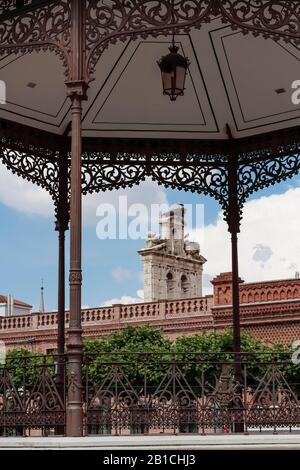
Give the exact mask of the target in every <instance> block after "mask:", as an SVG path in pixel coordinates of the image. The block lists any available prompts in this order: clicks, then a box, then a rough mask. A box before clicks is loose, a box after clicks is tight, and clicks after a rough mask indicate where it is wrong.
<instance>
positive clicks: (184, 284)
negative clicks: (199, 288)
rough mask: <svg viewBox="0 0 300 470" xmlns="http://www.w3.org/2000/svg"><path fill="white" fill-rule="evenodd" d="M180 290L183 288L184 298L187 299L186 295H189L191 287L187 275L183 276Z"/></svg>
mask: <svg viewBox="0 0 300 470" xmlns="http://www.w3.org/2000/svg"><path fill="white" fill-rule="evenodd" d="M180 288H181V294H182V296H183V297H186V295H187V294H188V293H189V290H190V285H189V280H188V278H187V276H186V275H185V274H183V275H182V276H181V280H180Z"/></svg>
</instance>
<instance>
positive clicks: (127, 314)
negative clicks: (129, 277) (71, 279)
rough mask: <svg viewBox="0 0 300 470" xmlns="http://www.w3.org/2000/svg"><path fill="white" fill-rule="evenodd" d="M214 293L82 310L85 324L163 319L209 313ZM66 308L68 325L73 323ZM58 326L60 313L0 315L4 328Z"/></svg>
mask: <svg viewBox="0 0 300 470" xmlns="http://www.w3.org/2000/svg"><path fill="white" fill-rule="evenodd" d="M212 301H213V299H212V296H207V297H201V298H197V299H183V300H174V301H159V302H151V303H150V302H149V303H139V304H130V305H122V304H116V305H112V306H110V307H99V308H89V309H83V310H82V325H83V326H84V327H88V326H89V325H91V326H93V325H97V324H98V325H99V324H103V325H104V324H105V325H109V324H112V325H113V324H122V323H123V324H125V323H131V322H132V323H134V322H141V321H149V320H163V319H168V318H170V319H171V318H176V317H190V316H197V315H206V314H209V313H210V310H211V307H212ZM69 316H70V314H69V312H66V326H68V323H69ZM56 327H57V313H56V312H49V313H33V314H31V315H26V316H14V317H2V318H0V332H3V333H4V332H10V331H16V330H27V331H28V330H34V331H36V330H49V329H50V330H51V329H55V328H56Z"/></svg>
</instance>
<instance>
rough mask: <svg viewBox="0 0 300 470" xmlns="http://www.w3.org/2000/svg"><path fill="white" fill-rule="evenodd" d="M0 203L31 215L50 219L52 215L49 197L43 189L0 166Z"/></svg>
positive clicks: (52, 207)
mask: <svg viewBox="0 0 300 470" xmlns="http://www.w3.org/2000/svg"><path fill="white" fill-rule="evenodd" d="M0 202H1V203H2V204H4V205H6V206H8V207H11V208H13V209H16V210H18V211H20V212H25V213H27V214H32V215H40V216H44V217H50V216H53V214H54V204H53V200H52V198H51V196H49V194H48V193H47V191H46V190H45V189H43V188H40V187H39V186H37V185H34V184H33V183H30V182H28V181H26V180H24V179H23V178H20V177H18V176H17V175H15V174H13V173H12V172H11V171H8V170H7V169H6V168H5V167H4V166H3V165H2V164H0Z"/></svg>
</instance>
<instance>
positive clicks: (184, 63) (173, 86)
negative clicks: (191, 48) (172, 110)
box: [157, 39, 190, 101]
mask: <svg viewBox="0 0 300 470" xmlns="http://www.w3.org/2000/svg"><path fill="white" fill-rule="evenodd" d="M157 63H158V65H159V68H160V70H161V77H162V83H163V93H164V95H168V96H169V97H170V99H171V101H176V99H177V96H183V94H184V90H185V79H186V74H187V70H188V67H189V65H190V62H189V60H188V59H187V58H186V57H183V56H182V55H180V54H178V47H177V46H175V42H174V39H173V43H172V46H171V47H170V54H168V55H166V56H164V57H162V58H161V59H160V61H159V62H157Z"/></svg>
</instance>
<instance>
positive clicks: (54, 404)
mask: <svg viewBox="0 0 300 470" xmlns="http://www.w3.org/2000/svg"><path fill="white" fill-rule="evenodd" d="M56 359H57V357H52V356H48V357H45V356H43V357H38V356H35V357H34V358H31V357H30V356H27V357H24V358H22V357H19V358H18V359H17V360H15V359H14V360H13V361H10V359H8V361H7V364H6V365H4V366H0V436H9V435H26V433H27V432H29V431H30V430H31V429H40V430H41V431H42V433H43V434H45V431H47V430H49V429H51V428H52V429H53V428H55V427H56V426H60V427H61V426H64V424H65V386H63V388H62V390H61V391H59V390H58V387H57V385H56V383H55V360H56ZM62 359H63V362H62V361H61V363H62V364H63V370H64V371H65V358H62ZM63 375H64V376H65V372H64V373H63Z"/></svg>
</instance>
